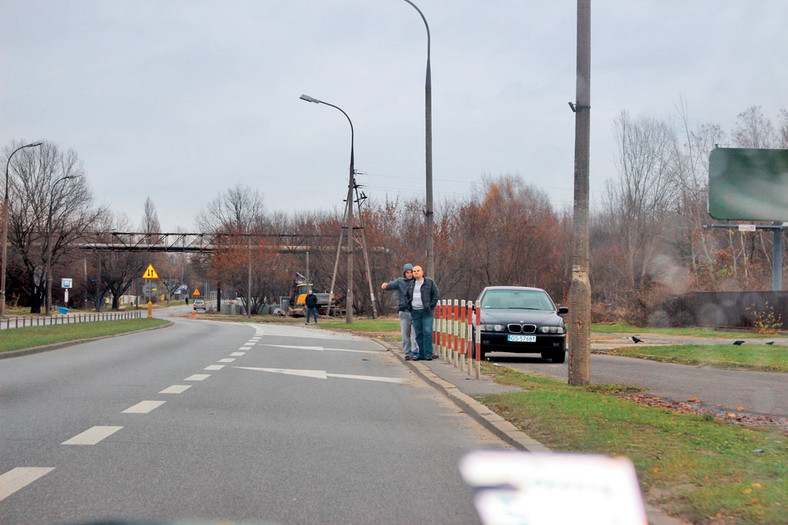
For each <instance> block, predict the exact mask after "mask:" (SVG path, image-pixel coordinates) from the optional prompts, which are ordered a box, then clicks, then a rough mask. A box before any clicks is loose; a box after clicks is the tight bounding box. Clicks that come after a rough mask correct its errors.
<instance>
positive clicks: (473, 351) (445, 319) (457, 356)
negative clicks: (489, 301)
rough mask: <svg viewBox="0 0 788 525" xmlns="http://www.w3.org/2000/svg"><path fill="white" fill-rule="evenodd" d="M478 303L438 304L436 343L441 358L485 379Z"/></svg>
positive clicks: (433, 336) (434, 324)
mask: <svg viewBox="0 0 788 525" xmlns="http://www.w3.org/2000/svg"><path fill="white" fill-rule="evenodd" d="M479 309H480V304H479V302H478V301H477V302H476V304H475V305H474V303H473V301H464V300H457V299H454V300H451V299H445V300H442V301H438V305H437V306H436V307H435V319H434V322H433V331H432V344H433V346H434V349H435V351H436V353H437V355H438V356H440V358H441V359H444V360H445V361H448V362H449V363H452V364H453V365H454V366H455V367H457V368H460V369H461V370H463V371H465V372H466V373H467V374H468V375H474V373H473V370H474V369H475V371H476V373H475V376H476V379H480V378H481V374H482V372H481V370H482V360H481V354H482V352H481V326H480V324H479V320H480V317H481V316H479V315H476V314H475V312H477V311H479Z"/></svg>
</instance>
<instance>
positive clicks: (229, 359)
mask: <svg viewBox="0 0 788 525" xmlns="http://www.w3.org/2000/svg"><path fill="white" fill-rule="evenodd" d="M234 361H235V358H234V357H225V358H224V359H219V361H218V362H219V363H232V362H234Z"/></svg>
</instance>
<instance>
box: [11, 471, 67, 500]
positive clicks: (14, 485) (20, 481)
mask: <svg viewBox="0 0 788 525" xmlns="http://www.w3.org/2000/svg"><path fill="white" fill-rule="evenodd" d="M53 470H55V468H54V467H16V468H14V469H11V470H9V471H8V472H6V473H5V474H3V475H2V476H0V501H3V500H4V499H6V498H7V497H8V496H10V495H11V494H13V493H14V492H16V491H17V490H19V489H22V488H25V487H26V486H27V485H30V484H31V483H33V482H34V481H35V480H37V479H38V478H40V477H42V476H46V475H47V474H49V473H50V472H52V471H53Z"/></svg>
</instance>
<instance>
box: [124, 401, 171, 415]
mask: <svg viewBox="0 0 788 525" xmlns="http://www.w3.org/2000/svg"><path fill="white" fill-rule="evenodd" d="M164 403H166V401H140V402H139V403H137V404H136V405H134V406H132V407H129V408H127V409H126V410H124V411H123V412H121V413H122V414H147V413H149V412H152V411H153V410H156V409H157V408H159V407H160V406H162V405H163V404H164Z"/></svg>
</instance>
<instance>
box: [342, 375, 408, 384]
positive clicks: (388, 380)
mask: <svg viewBox="0 0 788 525" xmlns="http://www.w3.org/2000/svg"><path fill="white" fill-rule="evenodd" d="M328 377H336V378H339V379H359V380H361V381H380V382H382V383H404V382H405V380H404V379H399V378H396V377H382V376H359V375H354V374H328Z"/></svg>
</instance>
